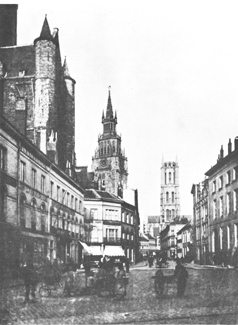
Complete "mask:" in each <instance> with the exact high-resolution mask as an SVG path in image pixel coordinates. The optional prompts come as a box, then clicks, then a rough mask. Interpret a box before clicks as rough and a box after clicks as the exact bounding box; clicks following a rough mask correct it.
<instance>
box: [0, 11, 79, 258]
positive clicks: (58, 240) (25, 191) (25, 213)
mask: <svg viewBox="0 0 238 325" xmlns="http://www.w3.org/2000/svg"><path fill="white" fill-rule="evenodd" d="M0 6H1V8H0V9H1V10H0V26H1V27H2V28H1V31H0V117H1V125H0V129H1V133H0V134H1V136H0V162H1V173H0V177H1V179H0V187H1V192H0V211H1V212H0V213H1V222H2V225H3V226H2V228H1V229H5V228H9V227H10V228H13V229H14V231H15V233H18V234H19V243H18V244H19V245H17V246H18V247H17V249H16V251H17V250H18V249H20V250H21V253H22V254H23V255H24V254H28V255H31V257H34V258H36V257H37V256H43V255H44V256H47V257H49V258H51V259H54V258H56V257H58V258H59V259H61V260H63V261H65V262H66V261H67V260H68V259H69V258H70V257H71V258H72V259H73V260H74V261H75V262H78V263H80V260H81V259H82V256H81V251H82V246H81V245H79V243H78V240H79V239H81V240H83V239H84V237H85V234H84V229H83V223H84V215H83V213H84V208H83V195H84V191H83V189H82V188H81V187H80V186H79V185H78V184H77V183H76V182H75V180H76V173H75V169H74V167H75V153H74V147H75V136H74V130H75V119H74V114H75V104H74V86H75V81H74V79H73V78H71V76H70V75H69V70H68V66H67V62H66V60H65V61H64V63H63V64H62V62H61V55H60V48H59V32H58V29H54V31H53V33H52V34H51V32H50V28H49V24H48V21H47V18H45V20H44V23H43V27H42V30H41V33H40V36H39V37H38V38H36V39H35V40H34V42H33V43H32V44H29V45H24V46H18V45H17V9H18V6H17V5H0ZM4 236H6V238H7V237H8V239H9V240H5V239H6V238H5V237H4ZM4 236H0V237H1V239H2V240H3V243H2V245H1V253H2V255H4V256H5V257H6V258H7V256H8V254H7V253H8V252H9V249H8V247H7V246H8V244H9V243H12V244H13V242H14V241H13V240H12V239H11V238H10V237H9V231H7V232H5V233H4ZM6 243H8V244H6ZM9 247H10V246H9ZM16 254H17V253H16ZM17 258H19V256H17V255H16V256H15V260H17ZM3 264H4V263H3Z"/></svg>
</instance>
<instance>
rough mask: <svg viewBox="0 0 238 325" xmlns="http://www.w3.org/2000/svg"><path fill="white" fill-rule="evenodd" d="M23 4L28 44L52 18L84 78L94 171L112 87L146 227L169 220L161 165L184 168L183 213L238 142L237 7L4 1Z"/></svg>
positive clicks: (84, 134) (87, 147)
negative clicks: (150, 221) (153, 219)
mask: <svg viewBox="0 0 238 325" xmlns="http://www.w3.org/2000/svg"><path fill="white" fill-rule="evenodd" d="M3 3H17V4H18V5H19V7H18V45H22V44H32V43H33V41H34V39H35V38H37V37H38V36H39V35H40V32H41V28H42V25H43V21H44V18H45V15H46V14H47V19H48V22H49V25H50V28H51V31H53V28H54V27H58V28H59V40H60V49H61V56H62V60H63V59H64V57H65V56H66V58H67V62H68V67H69V71H70V74H71V77H73V78H74V79H75V80H76V88H75V93H76V102H75V105H76V154H77V163H78V165H80V166H89V171H90V170H91V162H92V156H93V155H94V152H95V149H96V148H97V138H98V135H99V134H100V133H102V124H101V116H102V111H103V110H105V109H106V106H107V99H108V86H109V85H110V86H111V98H112V105H113V110H116V111H117V117H118V125H117V131H118V133H119V134H121V136H122V148H125V154H126V156H127V158H128V172H129V176H128V187H129V188H133V189H138V195H139V211H140V216H141V219H142V221H143V220H145V218H146V216H148V215H159V214H160V178H161V161H162V157H164V161H175V159H176V157H177V160H178V164H179V180H180V203H181V214H183V215H192V195H191V188H192V185H193V184H196V183H198V182H200V181H203V180H204V178H205V175H204V174H205V172H206V171H208V170H209V168H210V167H211V166H213V165H215V164H216V161H217V157H218V154H219V151H220V147H221V145H223V147H224V151H225V155H226V154H227V144H228V141H229V138H231V140H232V143H234V138H235V137H236V136H237V135H238V123H237V122H238V119H237V117H238V19H237V13H238V3H237V1H219V0H217V1H202V0H200V1H196V0H194V1H191V0H190V1H183V0H180V1H178V0H176V1H170V0H168V1H164V0H163V1H160V0H156V1H153V0H150V1H140V0H137V1H134V0H131V1H130V0H127V1H124V0H120V1H112V0H110V1H105V0H100V1H98V0H97V1H81V0H68V1H57V2H56V1H54V0H53V1H50V0H48V1H45V0H41V1H28V0H19V1H16V2H10V1H9V2H8V1H4V2H3Z"/></svg>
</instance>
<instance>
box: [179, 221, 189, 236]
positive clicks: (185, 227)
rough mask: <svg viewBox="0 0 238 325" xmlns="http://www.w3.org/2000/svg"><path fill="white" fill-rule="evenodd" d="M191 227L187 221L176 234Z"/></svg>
mask: <svg viewBox="0 0 238 325" xmlns="http://www.w3.org/2000/svg"><path fill="white" fill-rule="evenodd" d="M191 228H192V225H191V223H190V222H188V223H187V224H186V225H185V226H184V227H183V228H181V229H180V230H179V231H178V232H177V234H182V233H183V232H184V231H185V230H188V229H191Z"/></svg>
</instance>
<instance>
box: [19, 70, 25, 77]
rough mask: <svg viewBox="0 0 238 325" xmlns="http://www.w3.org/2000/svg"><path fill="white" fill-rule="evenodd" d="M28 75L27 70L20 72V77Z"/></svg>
mask: <svg viewBox="0 0 238 325" xmlns="http://www.w3.org/2000/svg"><path fill="white" fill-rule="evenodd" d="M25 74H26V70H19V74H18V75H19V77H24V76H25Z"/></svg>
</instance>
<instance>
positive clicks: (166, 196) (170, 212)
mask: <svg viewBox="0 0 238 325" xmlns="http://www.w3.org/2000/svg"><path fill="white" fill-rule="evenodd" d="M160 215H161V225H162V227H163V229H164V228H165V227H166V225H167V224H169V223H170V222H172V221H173V220H174V219H175V218H176V217H179V216H180V196H179V166H178V163H177V162H173V161H172V162H164V161H162V166H161V193H160Z"/></svg>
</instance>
